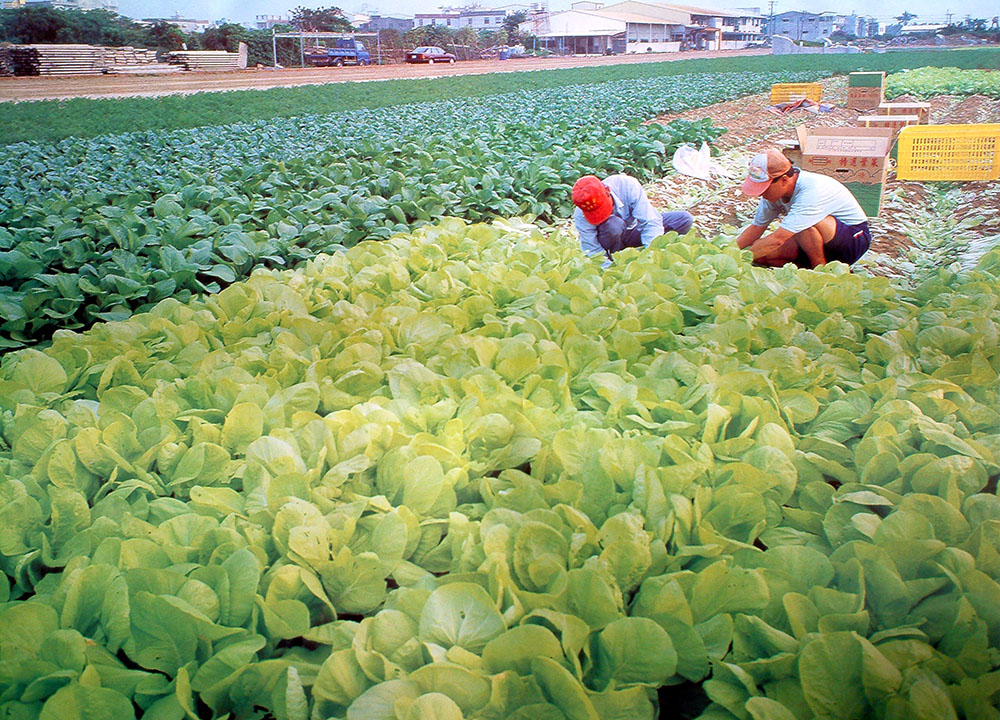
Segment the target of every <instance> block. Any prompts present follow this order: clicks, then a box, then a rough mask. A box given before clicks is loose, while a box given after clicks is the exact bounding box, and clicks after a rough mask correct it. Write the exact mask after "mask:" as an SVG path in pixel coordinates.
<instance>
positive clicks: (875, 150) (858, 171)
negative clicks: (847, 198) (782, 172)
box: [796, 125, 894, 217]
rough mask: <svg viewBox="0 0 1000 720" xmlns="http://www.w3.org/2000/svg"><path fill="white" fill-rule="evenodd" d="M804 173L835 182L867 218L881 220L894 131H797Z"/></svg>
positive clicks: (873, 128)
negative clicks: (853, 199)
mask: <svg viewBox="0 0 1000 720" xmlns="http://www.w3.org/2000/svg"><path fill="white" fill-rule="evenodd" d="M796 132H797V133H798V138H799V147H800V148H801V150H802V162H801V164H800V165H799V167H801V168H802V169H803V170H807V171H809V172H814V173H818V174H820V175H828V176H830V177H833V178H836V179H837V180H839V181H840V182H841V183H843V184H844V186H845V187H846V188H847V189H848V190H850V191H851V194H852V195H854V197H855V198H856V199H857V201H858V203H859V204H860V205H861V209H862V210H864V212H865V214H866V215H867V216H868V217H878V214H879V212H881V210H882V193H883V192H884V190H885V176H886V172H887V170H888V167H889V162H888V158H889V150H890V149H891V148H892V141H893V135H894V133H893V131H892V129H891V128H876V127H854V128H852V127H818V128H812V129H809V128H807V127H805V126H804V125H799V126H798V127H797V128H796Z"/></svg>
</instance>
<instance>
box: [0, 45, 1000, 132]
mask: <svg viewBox="0 0 1000 720" xmlns="http://www.w3.org/2000/svg"><path fill="white" fill-rule="evenodd" d="M998 64H1000V50H996V49H992V48H991V49H974V50H930V51H920V52H914V51H910V52H890V53H881V54H877V53H865V54H857V55H783V56H774V55H766V56H753V57H732V58H715V59H703V60H680V61H674V62H660V63H639V64H629V65H605V66H601V67H585V68H570V69H561V70H541V71H534V72H516V73H491V74H487V75H465V76H458V77H445V78H432V79H409V80H389V81H385V82H377V83H367V82H364V83H350V82H349V83H331V84H327V85H310V86H300V87H293V88H274V89H269V90H239V91H233V92H205V93H196V94H192V95H168V96H164V97H155V98H119V99H104V100H92V99H76V100H43V101H35V102H23V103H2V104H0V144H6V143H13V142H22V141H57V140H61V139H63V138H67V137H94V136H97V135H106V134H117V133H123V132H130V131H137V130H140V131H141V130H176V129H181V128H191V127H201V126H206V125H226V124H230V123H237V122H244V121H252V120H268V119H271V118H278V117H293V116H297V115H304V114H310V113H330V112H344V111H351V110H358V109H363V108H378V107H389V106H395V105H403V104H407V103H413V102H426V101H434V100H445V99H452V98H459V97H482V96H485V95H494V94H497V93H501V92H513V91H516V90H537V89H542V88H552V87H563V86H567V85H579V84H586V83H600V82H606V81H610V80H624V79H635V80H642V79H644V78H649V77H661V76H664V75H687V74H689V73H702V72H712V73H725V72H735V71H743V72H745V71H759V72H770V71H776V72H781V71H796V70H825V71H830V72H834V73H841V72H851V71H855V70H885V71H887V72H895V71H899V70H904V69H908V68H916V67H925V66H934V67H941V66H947V67H958V68H966V69H968V68H995V67H997V65H998ZM331 77H333V75H332V74H331Z"/></svg>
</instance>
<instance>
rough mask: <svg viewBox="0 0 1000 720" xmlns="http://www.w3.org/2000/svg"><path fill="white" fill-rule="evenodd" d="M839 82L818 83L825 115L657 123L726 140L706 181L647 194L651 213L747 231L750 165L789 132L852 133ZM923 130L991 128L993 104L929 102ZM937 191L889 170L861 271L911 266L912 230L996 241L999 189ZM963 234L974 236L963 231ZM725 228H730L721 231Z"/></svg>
mask: <svg viewBox="0 0 1000 720" xmlns="http://www.w3.org/2000/svg"><path fill="white" fill-rule="evenodd" d="M846 101H847V80H846V78H845V77H843V76H841V77H834V78H829V79H827V80H825V81H823V102H824V103H825V104H830V105H832V106H833V110H832V111H831V112H826V113H819V114H813V113H810V112H807V111H804V110H801V109H800V110H795V111H793V112H791V113H788V114H787V115H784V116H778V115H775V114H773V113H771V112H769V111H768V108H769V106H770V102H769V98H768V95H767V94H761V95H754V96H750V97H746V98H741V99H739V100H733V101H729V102H724V103H718V104H716V105H711V106H708V107H705V108H700V109H695V110H691V111H688V112H684V113H680V114H674V115H664V116H662V117H659V118H656V120H654V122H660V123H667V122H670V121H671V120H674V119H677V118H683V119H687V120H699V119H701V118H705V117H708V118H711V119H712V121H713V122H714V123H715V124H716V125H718V126H721V127H725V128H727V130H728V132H727V133H726V134H725V135H723V136H722V137H720V138H719V139H718V140H717V141H716V142H715V148H716V150H717V151H718V156H717V157H714V158H713V160H714V161H715V162H716V166H715V167H714V168H713V180H712V181H705V180H700V179H697V178H693V177H689V176H685V175H680V174H676V173H674V174H671V175H668V176H667V177H665V178H663V179H662V180H660V181H658V182H657V183H655V184H653V185H652V186H650V187H648V188H647V191H648V194H649V196H650V199H651V200H652V201H653V205H654V206H656V207H662V208H664V209H672V210H673V209H687V210H689V211H690V212H691V213H692V214H694V216H695V223H696V228H700V229H701V230H702V232H705V233H710V234H717V233H719V232H725V233H727V234H729V233H735V232H736V229H737V228H742V227H745V226H746V225H747V224H749V222H750V219H751V217H752V216H753V212H754V210H755V209H756V207H757V200H755V199H751V198H747V197H746V196H744V195H743V194H742V193H741V192H740V187H739V186H740V183H741V182H742V180H743V177H744V176H745V173H746V163H747V161H748V160H749V159H750V157H751V156H752V155H754V154H756V153H758V152H761V151H763V150H764V149H766V148H768V147H771V146H773V145H775V144H776V143H778V142H779V141H782V140H794V138H795V128H796V126H797V125H800V124H805V125H806V126H807V127H820V126H848V125H849V126H853V125H855V124H856V119H857V117H858V115H859V114H860V113H859V112H858V111H854V110H848V109H847V108H846V107H844V106H845V105H846ZM894 101H895V102H914V101H916V98H911V97H906V96H904V97H899V98H895V99H894ZM930 102H931V122H933V123H935V124H944V123H996V122H1000V100H994V99H991V98H987V97H983V96H980V95H973V96H969V97H952V96H939V97H935V98H933V99H932V100H931V101H930ZM944 185H945V184H943V183H936V184H924V183H918V182H910V181H906V182H904V181H899V180H897V179H896V176H895V172H894V169H893V167H892V166H890V169H889V175H888V180H887V182H886V188H885V199H884V201H883V206H882V213H881V215H880V217H879V218H877V219H874V220H872V221H871V223H870V225H871V228H872V241H873V242H872V249H871V251H870V252H869V254H868V256H866V258H865V259H863V260H862V264H863V265H865V266H866V267H867V269H868V270H869V271H871V272H873V273H875V274H882V275H898V274H899V270H898V267H899V265H900V263H901V262H904V261H907V260H909V259H912V254H913V252H914V250H915V246H916V244H915V242H914V240H913V237H912V236H913V235H914V233H913V231H912V228H914V227H915V226H919V227H921V228H927V227H930V226H933V227H940V228H941V229H942V230H943V231H951V229H953V228H955V227H961V228H962V229H963V230H964V231H965V232H973V233H976V232H981V233H987V232H990V233H996V232H997V229H998V226H1000V187H998V186H997V183H990V182H968V183H950V184H947V186H946V187H947V188H948V190H947V194H948V196H949V202H947V203H942V202H941V200H940V194H941V186H944ZM963 221H964V222H965V223H966V226H968V227H976V228H981V230H971V231H970V230H968V229H967V228H966V226H963V225H961V224H962V222H963ZM727 226H730V227H729V228H728V229H727Z"/></svg>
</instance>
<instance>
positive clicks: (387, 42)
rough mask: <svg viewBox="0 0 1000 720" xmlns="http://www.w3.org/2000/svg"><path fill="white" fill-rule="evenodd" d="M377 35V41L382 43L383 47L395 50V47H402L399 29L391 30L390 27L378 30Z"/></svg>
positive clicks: (401, 35) (401, 36)
mask: <svg viewBox="0 0 1000 720" xmlns="http://www.w3.org/2000/svg"><path fill="white" fill-rule="evenodd" d="M378 36H379V42H380V43H382V47H384V48H387V49H389V50H395V49H396V48H401V47H403V44H404V43H403V34H402V33H401V32H399V30H393V29H392V28H389V29H387V30H379V33H378ZM373 44H374V43H373Z"/></svg>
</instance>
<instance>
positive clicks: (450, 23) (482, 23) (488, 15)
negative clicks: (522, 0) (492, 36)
mask: <svg viewBox="0 0 1000 720" xmlns="http://www.w3.org/2000/svg"><path fill="white" fill-rule="evenodd" d="M506 19H507V11H506V10H502V9H487V8H481V7H478V6H476V7H469V8H442V9H441V12H436V13H417V14H416V15H414V16H413V24H414V25H415V26H416V27H423V26H425V25H444V26H445V27H448V28H451V29H452V30H458V29H459V28H465V27H469V28H472V29H473V30H495V29H496V28H498V27H502V26H503V23H504V20H506Z"/></svg>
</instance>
